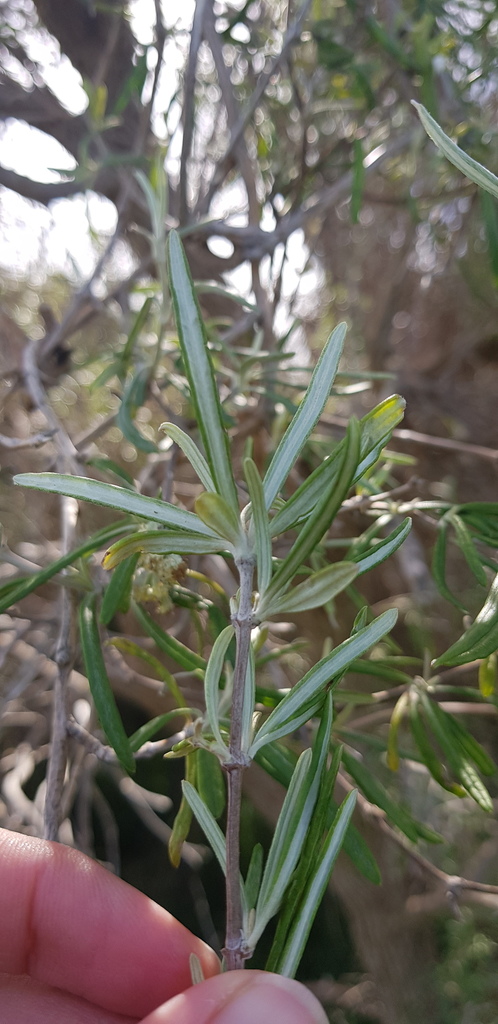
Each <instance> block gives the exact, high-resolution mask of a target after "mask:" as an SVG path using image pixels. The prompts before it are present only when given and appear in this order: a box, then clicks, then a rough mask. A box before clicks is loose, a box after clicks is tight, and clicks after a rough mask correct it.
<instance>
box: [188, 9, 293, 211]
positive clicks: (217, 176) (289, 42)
mask: <svg viewBox="0 0 498 1024" xmlns="http://www.w3.org/2000/svg"><path fill="white" fill-rule="evenodd" d="M310 7H311V0H304V2H303V4H302V6H301V10H300V11H299V14H298V15H297V17H296V18H295V20H294V21H293V22H292V24H291V25H290V26H289V28H288V29H287V32H286V33H285V37H284V41H283V44H282V49H281V51H280V53H278V54H277V55H276V57H274V59H273V60H272V63H271V65H270V67H269V69H268V71H265V72H263V73H262V74H261V76H260V79H259V82H258V84H257V86H256V88H255V90H254V92H253V94H252V96H251V98H250V100H249V102H248V103H247V106H246V107H245V109H244V110H243V112H242V114H241V116H240V118H239V120H238V122H237V124H236V125H235V127H234V129H233V131H232V132H231V134H230V141H229V143H228V147H227V149H226V152H225V155H224V157H223V158H222V160H221V161H220V162H219V164H218V166H217V168H216V171H215V173H214V175H213V179H212V181H211V184H210V186H209V189H208V193H207V196H206V204H207V205H206V209H209V206H210V204H211V200H212V198H213V196H214V195H215V193H216V192H217V191H218V190H219V188H220V185H222V184H223V182H224V180H225V178H226V176H227V174H228V172H229V170H230V166H231V162H232V158H233V156H234V153H235V151H236V148H237V145H238V143H239V142H240V140H241V139H242V136H243V134H244V132H245V130H246V128H247V125H248V124H249V121H250V120H251V117H252V116H253V114H254V111H255V110H256V107H257V105H258V103H259V101H260V99H261V97H262V96H263V95H264V93H265V91H266V89H267V86H268V85H269V84H270V82H271V80H272V78H273V76H274V75H275V74H276V72H277V71H278V69H279V67H280V64H281V63H282V61H284V60H285V58H286V56H287V54H288V52H289V50H290V49H291V47H292V46H293V45H294V43H295V42H296V41H297V40H298V39H299V37H300V35H301V29H302V27H303V22H304V20H305V18H306V16H307V14H308V11H309V9H310Z"/></svg>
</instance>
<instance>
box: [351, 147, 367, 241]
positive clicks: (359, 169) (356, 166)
mask: <svg viewBox="0 0 498 1024" xmlns="http://www.w3.org/2000/svg"><path fill="white" fill-rule="evenodd" d="M364 185H365V164H364V163H363V146H362V144H361V139H355V140H354V142H353V182H352V186H351V220H352V222H353V224H357V223H358V215H359V213H360V210H361V204H362V201H363V187H364Z"/></svg>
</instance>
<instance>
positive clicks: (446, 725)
mask: <svg viewBox="0 0 498 1024" xmlns="http://www.w3.org/2000/svg"><path fill="white" fill-rule="evenodd" d="M431 708H432V710H433V712H434V714H435V715H436V717H437V718H438V719H439V722H440V724H441V727H442V728H443V729H445V730H446V731H447V732H448V733H453V736H454V738H455V742H456V743H457V745H458V746H459V747H461V749H462V750H463V751H465V753H466V754H467V756H468V757H470V758H471V760H472V761H474V763H475V765H476V767H477V768H478V769H479V771H481V772H482V773H483V775H494V773H495V771H496V765H495V764H494V762H493V761H492V760H491V758H490V757H489V755H488V754H487V753H486V751H485V750H484V747H482V746H481V744H480V743H478V741H477V740H476V739H475V738H474V736H472V735H471V733H470V732H469V731H468V730H467V729H466V728H465V727H464V726H463V725H462V723H461V722H460V720H459V719H458V718H456V717H455V715H450V714H448V712H447V711H445V710H444V708H442V707H440V706H439V704H438V703H437V702H436V701H432V702H431Z"/></svg>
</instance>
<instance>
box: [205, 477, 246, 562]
mask: <svg viewBox="0 0 498 1024" xmlns="http://www.w3.org/2000/svg"><path fill="white" fill-rule="evenodd" d="M194 507H195V511H196V513H197V515H198V516H199V519H202V521H203V523H205V524H206V526H208V527H209V529H210V530H212V531H213V533H217V534H218V536H219V537H222V538H223V540H225V541H227V542H228V544H229V545H230V547H231V548H237V549H238V548H240V547H241V546H245V537H244V535H243V533H242V530H241V526H240V519H239V517H238V515H236V513H235V512H234V511H233V509H232V508H231V507H230V505H228V504H227V502H226V501H225V499H224V498H222V497H221V495H220V494H216V493H214V492H208V491H203V492H202V494H200V495H199V497H198V498H196V500H195V506H194Z"/></svg>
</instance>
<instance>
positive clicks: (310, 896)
mask: <svg viewBox="0 0 498 1024" xmlns="http://www.w3.org/2000/svg"><path fill="white" fill-rule="evenodd" d="M356 797H357V793H356V792H354V791H353V792H352V793H349V794H348V796H347V797H346V798H345V800H344V801H343V802H342V804H341V806H340V808H339V810H338V812H337V816H336V818H335V820H334V822H333V824H332V825H331V827H330V829H329V831H328V833H327V836H326V839H325V842H324V844H323V847H322V850H321V851H320V854H319V857H318V859H317V862H316V865H315V868H314V872H313V876H312V878H311V879H310V881H309V883H308V886H307V889H306V892H305V893H304V897H303V900H302V902H301V905H300V907H299V914H298V915H297V917H296V919H295V923H294V926H293V928H292V929H291V932H290V935H289V938H288V940H287V942H286V945H285V948H284V950H283V951H282V955H281V957H280V959H279V963H278V973H279V974H282V975H284V977H286V978H293V977H294V976H295V973H296V971H297V968H298V966H299V962H300V960H301V957H302V955H303V952H304V948H305V946H306V941H307V939H308V936H309V933H310V931H311V926H312V924H313V921H314V919H315V916H316V912H317V910H318V907H319V906H320V903H321V901H322V899H323V895H324V893H325V889H326V887H327V885H328V882H329V880H330V876H331V874H332V869H333V867H334V864H335V862H336V860H337V856H338V854H339V851H340V849H341V847H342V845H343V843H344V839H345V836H346V832H347V830H348V827H349V823H350V820H351V815H352V813H353V811H354V808H355V804H356Z"/></svg>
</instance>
